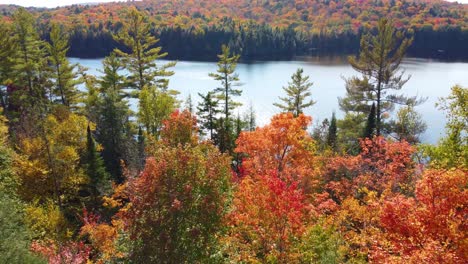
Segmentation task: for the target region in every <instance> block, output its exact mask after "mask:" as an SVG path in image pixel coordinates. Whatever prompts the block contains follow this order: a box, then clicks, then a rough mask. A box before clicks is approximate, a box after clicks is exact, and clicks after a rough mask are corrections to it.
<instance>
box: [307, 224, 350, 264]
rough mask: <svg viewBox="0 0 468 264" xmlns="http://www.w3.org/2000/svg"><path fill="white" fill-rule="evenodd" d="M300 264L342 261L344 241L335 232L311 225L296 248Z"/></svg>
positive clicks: (328, 263)
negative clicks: (299, 255) (299, 256)
mask: <svg viewBox="0 0 468 264" xmlns="http://www.w3.org/2000/svg"><path fill="white" fill-rule="evenodd" d="M298 250H299V252H300V254H301V263H321V264H334V263H343V261H344V253H345V252H344V241H343V239H342V238H341V237H340V235H339V233H338V232H337V230H335V229H333V228H327V227H323V226H321V225H320V224H315V225H312V226H311V227H310V228H309V229H308V230H307V231H306V232H305V234H304V236H303V237H302V239H301V241H300V246H299V248H298Z"/></svg>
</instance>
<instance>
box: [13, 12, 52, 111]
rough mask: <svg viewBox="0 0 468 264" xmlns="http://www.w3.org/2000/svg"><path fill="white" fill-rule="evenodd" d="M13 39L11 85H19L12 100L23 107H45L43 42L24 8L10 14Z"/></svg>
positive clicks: (45, 64)
mask: <svg viewBox="0 0 468 264" xmlns="http://www.w3.org/2000/svg"><path fill="white" fill-rule="evenodd" d="M12 41H13V45H14V47H16V48H15V51H16V52H14V53H13V54H12V57H13V63H14V65H13V69H12V70H13V72H12V76H13V84H14V85H15V86H16V87H18V90H17V91H16V92H15V93H16V95H14V96H15V99H16V102H15V103H16V104H17V105H20V106H22V107H25V109H26V107H27V106H28V107H31V106H35V107H41V106H44V103H45V99H46V96H47V79H48V70H49V67H48V65H47V59H46V58H47V56H46V52H45V48H44V47H45V42H44V41H42V40H41V39H40V38H39V34H38V31H37V29H36V28H35V21H34V17H33V16H32V14H30V13H29V12H28V11H26V10H25V9H24V8H19V9H18V10H17V11H16V12H15V13H14V14H13V38H12ZM25 92H26V94H27V95H26V94H25ZM25 103H26V105H25Z"/></svg>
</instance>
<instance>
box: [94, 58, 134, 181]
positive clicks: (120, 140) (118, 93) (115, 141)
mask: <svg viewBox="0 0 468 264" xmlns="http://www.w3.org/2000/svg"><path fill="white" fill-rule="evenodd" d="M103 68H104V71H103V72H104V75H103V76H102V77H101V78H100V80H99V86H100V97H101V98H100V103H101V105H100V106H99V108H98V109H99V110H98V111H99V115H98V121H97V139H98V141H99V143H101V144H102V146H103V148H104V149H103V151H102V156H103V158H104V162H105V165H106V168H107V170H108V171H109V173H110V174H111V175H112V177H113V179H114V181H116V182H118V183H120V182H122V181H123V175H122V168H121V164H120V162H121V160H123V161H124V162H125V163H126V164H127V165H130V164H129V163H131V158H132V155H133V153H132V152H133V150H134V139H133V134H132V131H131V124H130V110H129V107H128V102H127V101H126V100H125V99H124V98H125V91H124V89H125V88H126V87H125V83H124V77H123V76H122V75H120V74H119V71H120V70H121V69H122V66H121V64H120V62H119V60H118V59H117V57H116V56H115V55H114V54H111V55H110V56H109V57H107V58H105V59H104V62H103Z"/></svg>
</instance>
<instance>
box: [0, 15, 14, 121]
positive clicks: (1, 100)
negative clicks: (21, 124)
mask: <svg viewBox="0 0 468 264" xmlns="http://www.w3.org/2000/svg"><path fill="white" fill-rule="evenodd" d="M12 31H13V29H12V27H11V25H7V24H6V23H5V22H3V21H2V22H0V43H2V45H1V46H0V107H2V108H3V114H5V115H8V113H7V112H6V111H8V101H9V98H8V97H9V94H8V92H7V89H6V87H7V85H8V84H10V83H11V82H12V80H11V78H12V77H13V76H12V75H11V74H12V71H13V64H14V63H13V60H12V54H13V53H14V49H13V48H14V45H13V41H12V38H11V35H12V33H13V32H12Z"/></svg>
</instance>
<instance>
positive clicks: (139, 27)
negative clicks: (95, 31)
mask: <svg viewBox="0 0 468 264" xmlns="http://www.w3.org/2000/svg"><path fill="white" fill-rule="evenodd" d="M150 29H151V24H149V23H148V17H146V15H144V13H142V12H140V11H138V10H137V9H136V8H130V9H129V10H128V13H127V17H126V20H125V21H124V24H123V27H122V29H121V30H120V31H119V32H118V34H116V35H114V36H113V37H114V39H115V40H116V41H118V42H120V43H122V44H124V45H125V46H126V47H127V48H128V49H129V50H130V53H127V52H124V51H122V50H120V49H115V52H116V54H117V55H118V56H120V57H122V60H123V64H124V65H125V68H126V69H128V71H129V72H130V76H129V78H128V84H129V86H130V87H133V88H135V89H138V90H139V91H141V90H143V88H145V87H149V86H154V85H156V86H158V87H159V88H163V89H167V85H168V80H167V79H164V78H161V79H156V78H159V77H167V76H171V75H173V74H174V73H173V72H172V71H169V70H168V68H170V67H173V66H175V63H167V64H165V65H162V66H160V67H158V66H157V65H156V60H158V59H161V58H164V57H166V56H167V53H161V47H155V46H156V44H157V43H158V41H159V40H158V39H156V38H155V37H154V36H153V35H152V34H151V31H150Z"/></svg>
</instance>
